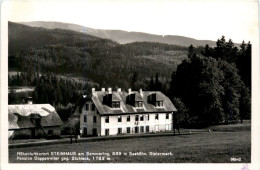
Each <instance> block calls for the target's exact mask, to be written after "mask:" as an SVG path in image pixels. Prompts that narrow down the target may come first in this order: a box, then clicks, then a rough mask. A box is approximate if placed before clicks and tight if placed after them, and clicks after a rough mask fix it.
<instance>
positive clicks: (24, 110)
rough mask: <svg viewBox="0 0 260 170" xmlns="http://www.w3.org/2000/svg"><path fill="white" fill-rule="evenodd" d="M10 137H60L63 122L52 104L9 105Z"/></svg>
mask: <svg viewBox="0 0 260 170" xmlns="http://www.w3.org/2000/svg"><path fill="white" fill-rule="evenodd" d="M8 124H9V125H8V134H9V139H23V138H41V137H59V136H60V134H61V125H62V124H63V122H62V120H61V119H60V117H59V115H58V113H57V112H56V110H55V108H54V107H53V106H51V105H50V104H32V102H29V104H20V105H8Z"/></svg>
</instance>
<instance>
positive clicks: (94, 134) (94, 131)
mask: <svg viewBox="0 0 260 170" xmlns="http://www.w3.org/2000/svg"><path fill="white" fill-rule="evenodd" d="M93 136H97V129H96V128H94V129H93Z"/></svg>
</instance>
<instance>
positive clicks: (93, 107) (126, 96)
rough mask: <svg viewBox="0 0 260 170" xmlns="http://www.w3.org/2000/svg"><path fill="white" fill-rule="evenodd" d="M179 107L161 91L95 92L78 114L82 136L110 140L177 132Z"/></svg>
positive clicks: (83, 104) (77, 111)
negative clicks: (109, 136)
mask: <svg viewBox="0 0 260 170" xmlns="http://www.w3.org/2000/svg"><path fill="white" fill-rule="evenodd" d="M176 111H177V110H176V108H175V106H174V105H173V104H172V102H171V101H170V99H169V98H168V97H167V96H165V95H164V94H163V93H161V92H159V91H142V90H140V91H131V89H129V90H128V92H125V91H121V89H120V88H119V89H117V91H112V89H111V88H108V90H107V91H105V89H104V88H102V90H101V91H96V90H95V89H94V88H93V89H92V94H90V95H87V96H84V97H83V100H82V102H81V104H80V105H79V106H78V107H77V109H76V110H75V113H74V116H75V115H78V121H79V124H80V127H79V128H80V134H81V135H82V136H83V137H84V136H107V135H120V134H138V133H149V132H159V131H170V130H172V129H173V113H174V112H176Z"/></svg>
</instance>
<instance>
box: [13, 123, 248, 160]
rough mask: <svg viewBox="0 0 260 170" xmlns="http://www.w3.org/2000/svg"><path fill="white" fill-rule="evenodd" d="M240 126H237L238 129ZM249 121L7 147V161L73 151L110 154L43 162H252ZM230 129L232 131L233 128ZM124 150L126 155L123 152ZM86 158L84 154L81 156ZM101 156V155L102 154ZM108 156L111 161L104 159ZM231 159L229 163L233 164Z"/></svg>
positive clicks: (69, 157)
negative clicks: (170, 132)
mask: <svg viewBox="0 0 260 170" xmlns="http://www.w3.org/2000/svg"><path fill="white" fill-rule="evenodd" d="M238 127H239V128H238ZM249 127H250V124H249V123H244V124H242V126H241V125H221V126H218V127H217V126H214V127H211V128H212V131H211V132H206V131H205V132H193V133H192V134H188V135H180V136H178V135H177V136H167V137H150V138H132V139H124V140H108V141H100V142H85V143H73V144H60V145H51V146H40V147H30V148H19V149H9V162H16V163H18V162H22V163H25V162H28V163H29V162H34V163H36V162H39V163H42V162H40V161H35V160H32V161H18V160H17V152H38V153H40V152H43V153H46V152H47V153H51V152H76V153H77V154H78V153H86V152H91V153H92V152H93V153H102V152H106V153H110V156H104V160H95V159H96V158H100V157H96V156H89V158H90V160H87V161H80V160H78V161H72V160H71V158H72V157H71V156H68V159H69V160H68V161H62V160H61V159H60V160H58V161H44V162H49V163H50V162H60V163H65V162H70V163H79V162H87V163H104V162H105V163H108V162H109V163H110V162H111V163H116V162H120V163H230V162H231V158H236V160H237V161H235V162H237V163H241V162H243V163H249V162H251V130H250V128H249ZM232 129H233V130H232ZM112 152H121V155H112ZM129 152H133V153H136V152H139V153H140V152H142V153H143V154H145V153H146V154H147V155H141V156H130V153H129ZM149 152H158V153H169V152H171V154H172V155H167V156H150V155H149ZM124 153H127V155H124ZM83 157H85V156H83ZM101 158H102V157H101ZM107 158H110V160H107ZM235 162H234V161H232V163H235Z"/></svg>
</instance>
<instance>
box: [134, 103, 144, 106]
mask: <svg viewBox="0 0 260 170" xmlns="http://www.w3.org/2000/svg"><path fill="white" fill-rule="evenodd" d="M135 107H143V102H135Z"/></svg>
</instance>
